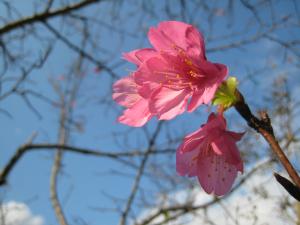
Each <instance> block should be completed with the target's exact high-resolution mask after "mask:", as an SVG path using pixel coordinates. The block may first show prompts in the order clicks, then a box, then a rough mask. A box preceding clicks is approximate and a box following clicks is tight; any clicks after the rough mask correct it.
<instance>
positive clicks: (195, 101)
mask: <svg viewBox="0 0 300 225" xmlns="http://www.w3.org/2000/svg"><path fill="white" fill-rule="evenodd" d="M203 92H204V90H199V91H198V92H194V93H193V95H192V98H191V101H190V103H189V105H188V109H187V111H188V112H193V111H194V110H195V109H196V108H197V107H198V106H200V105H201V104H203V102H204V101H203Z"/></svg>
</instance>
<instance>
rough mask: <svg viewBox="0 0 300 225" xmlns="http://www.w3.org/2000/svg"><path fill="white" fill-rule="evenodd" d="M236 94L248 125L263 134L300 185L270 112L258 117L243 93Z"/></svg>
mask: <svg viewBox="0 0 300 225" xmlns="http://www.w3.org/2000/svg"><path fill="white" fill-rule="evenodd" d="M236 94H237V96H238V98H239V101H238V102H237V103H236V104H235V109H236V110H237V111H238V113H239V114H240V115H241V116H242V117H243V118H244V119H245V120H246V121H247V123H248V125H249V126H250V127H251V128H253V129H254V130H256V131H257V132H258V133H259V134H261V135H262V136H263V137H264V139H265V140H266V141H267V142H268V144H269V145H270V147H271V149H272V151H273V152H274V154H275V155H276V156H277V158H278V159H279V161H280V162H281V164H282V165H283V166H284V168H285V170H286V171H287V173H288V174H289V176H290V178H291V179H292V180H293V182H294V183H295V184H296V185H297V186H298V187H300V177H299V176H298V174H297V172H296V170H295V169H294V167H293V165H292V164H291V163H290V161H289V159H288V158H287V157H286V155H285V153H284V152H283V150H282V149H281V147H280V145H279V144H278V141H277V140H276V138H275V135H274V132H273V127H272V124H271V120H270V118H269V116H268V114H267V113H266V112H261V113H260V117H261V119H258V118H257V117H255V116H254V115H253V114H252V112H251V110H250V108H249V106H248V105H247V103H246V102H245V100H244V97H243V95H242V94H241V93H240V92H239V91H237V92H236Z"/></svg>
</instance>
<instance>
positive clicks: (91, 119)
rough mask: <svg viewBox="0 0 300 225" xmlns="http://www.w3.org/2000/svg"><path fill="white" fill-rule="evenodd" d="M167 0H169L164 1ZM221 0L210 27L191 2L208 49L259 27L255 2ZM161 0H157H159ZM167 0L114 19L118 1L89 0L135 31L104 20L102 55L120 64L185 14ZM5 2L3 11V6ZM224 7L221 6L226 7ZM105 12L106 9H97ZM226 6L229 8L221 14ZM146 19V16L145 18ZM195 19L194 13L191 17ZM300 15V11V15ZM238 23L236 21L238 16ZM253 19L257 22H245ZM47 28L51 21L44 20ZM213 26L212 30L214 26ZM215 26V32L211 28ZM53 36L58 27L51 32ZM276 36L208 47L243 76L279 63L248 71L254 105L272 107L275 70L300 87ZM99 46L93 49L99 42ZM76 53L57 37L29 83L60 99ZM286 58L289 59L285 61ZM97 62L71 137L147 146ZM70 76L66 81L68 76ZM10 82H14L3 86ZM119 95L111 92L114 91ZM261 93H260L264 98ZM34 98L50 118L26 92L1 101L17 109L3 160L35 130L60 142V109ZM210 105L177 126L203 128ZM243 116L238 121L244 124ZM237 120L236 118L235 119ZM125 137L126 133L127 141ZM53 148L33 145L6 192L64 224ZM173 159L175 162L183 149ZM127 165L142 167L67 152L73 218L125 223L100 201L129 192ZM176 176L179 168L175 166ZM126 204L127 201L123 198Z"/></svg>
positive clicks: (290, 33)
mask: <svg viewBox="0 0 300 225" xmlns="http://www.w3.org/2000/svg"><path fill="white" fill-rule="evenodd" d="M162 2H163V1H162ZM222 2H223V1H219V2H218V3H211V4H215V6H214V7H215V8H216V10H219V11H216V14H215V15H214V21H215V22H214V27H213V28H210V26H209V22H208V20H207V17H206V15H204V14H202V13H203V12H202V11H195V10H194V9H193V8H192V4H187V11H188V12H189V13H188V15H186V18H187V20H186V22H193V23H196V24H198V25H199V28H200V29H201V30H202V32H203V34H204V36H205V37H206V38H207V39H208V40H209V39H210V38H211V41H210V42H208V43H207V44H206V46H207V49H213V48H214V47H216V46H220V45H224V44H226V43H231V42H232V41H238V40H240V39H241V37H246V38H247V37H251V36H253V35H255V32H257V25H252V24H251V22H250V21H252V20H251V19H253V15H252V14H251V12H249V10H247V9H245V7H243V6H242V5H240V4H236V6H235V8H234V11H233V13H232V15H231V14H229V13H225V14H224V15H223V14H222V10H221V9H222V8H223V7H225V6H224V5H223V3H222ZM156 3H157V2H156ZM13 4H14V5H15V6H16V7H17V8H18V9H19V10H20V11H21V12H22V15H24V16H25V15H30V14H31V12H32V8H31V7H30V4H28V2H26V3H25V2H24V1H20V0H19V1H17V0H16V1H13ZM162 6H163V3H158V4H155V5H154V6H153V8H152V10H153V13H155V14H156V15H157V17H156V18H154V17H152V16H151V14H150V13H148V14H146V15H144V16H143V15H142V14H141V12H138V11H137V13H136V14H133V13H131V14H130V15H131V16H130V17H129V18H128V13H129V12H131V11H134V9H135V8H138V6H135V5H132V4H130V3H127V4H126V3H124V4H123V5H122V6H120V7H121V11H120V15H119V16H120V17H121V18H123V17H124V19H120V20H117V19H116V20H113V19H112V17H111V15H110V13H111V11H110V10H111V9H112V7H111V6H110V3H107V2H104V3H101V4H99V6H98V7H97V8H93V7H89V8H87V9H85V10H84V14H86V15H98V14H99V18H98V19H101V20H103V21H104V22H105V23H107V24H108V25H112V26H117V27H118V28H119V29H120V30H125V31H127V32H129V33H132V34H133V35H132V36H133V37H132V36H130V35H127V36H124V39H123V40H122V41H120V38H119V33H118V32H113V31H110V30H109V29H104V28H102V30H101V32H100V31H96V28H95V32H99V33H100V34H101V35H100V37H99V42H101V43H103V46H104V49H108V50H109V51H111V52H112V53H113V54H111V55H109V57H106V56H107V53H105V51H103V52H97V53H95V52H92V53H93V54H95V55H96V56H97V57H99V58H100V59H102V58H103V59H105V61H107V63H108V65H109V66H111V65H114V64H115V63H116V62H119V61H120V58H121V55H122V53H123V52H126V51H130V50H132V49H135V48H140V47H147V46H149V43H148V41H147V39H146V32H147V30H148V28H149V27H150V26H155V25H156V24H157V23H158V22H159V21H163V20H169V19H177V17H176V16H174V18H170V17H169V16H167V15H166V14H164V13H162V9H161V8H162ZM1 7H3V6H2V5H1V6H0V12H2V11H3V9H1ZM172 7H173V8H172V9H173V11H174V12H176V11H177V9H178V8H179V5H178V4H172ZM220 10H221V11H220ZM274 10H275V12H277V13H276V15H275V19H278V20H279V19H280V18H282V17H283V16H285V15H292V16H293V18H294V19H295V20H297V18H296V17H295V11H294V10H295V7H294V4H293V3H292V1H280V3H279V4H276V6H274ZM97 13H98V14H97ZM218 13H221V15H220V14H218ZM259 15H260V18H261V19H262V20H263V21H267V22H269V21H271V19H272V18H271V14H270V13H269V11H268V10H265V11H264V10H262V12H261V13H259ZM141 20H142V21H141ZM191 20H192V21H191ZM140 22H142V27H143V29H139V30H137V28H136V27H137V26H138V23H140ZM298 22H299V18H298ZM50 23H51V24H52V25H53V26H60V23H59V21H58V20H56V19H54V20H51V21H50ZM230 23H232V24H230ZM245 26H249V29H245ZM62 27H63V29H64V31H66V32H67V30H68V27H67V25H64V26H62ZM40 29H41V33H42V30H43V29H45V28H43V27H42V26H41V28H40ZM210 29H212V30H210ZM238 31H239V32H242V35H237V37H232V35H231V37H230V38H228V39H227V38H219V39H214V38H213V37H224V36H226V35H228V34H231V33H232V32H238ZM208 34H209V35H208ZM272 35H273V36H274V37H279V38H281V39H283V40H291V39H297V38H298V39H299V37H300V36H299V29H298V30H296V29H294V28H293V27H291V28H289V27H282V28H280V29H278V30H277V31H276V32H274V33H272ZM49 36H51V35H49ZM71 40H72V41H73V42H74V43H78V41H79V37H78V36H76V35H74V36H72V37H71ZM279 47H280V46H279V45H278V44H276V43H273V42H271V41H269V40H268V39H262V40H259V41H257V42H255V43H251V44H248V45H245V46H243V47H242V48H239V49H230V50H224V51H222V52H220V51H218V52H208V59H209V60H211V61H216V62H220V63H224V64H226V65H228V67H229V68H230V71H231V74H233V75H235V76H237V77H238V79H240V80H243V77H245V76H246V75H247V73H248V72H252V71H255V70H257V69H259V68H263V67H265V66H267V67H270V68H271V67H272V66H270V65H271V64H276V68H275V69H273V70H270V69H267V70H265V71H264V72H262V73H261V74H258V75H257V74H255V76H253V79H254V81H255V82H253V81H251V80H249V79H247V80H245V81H243V82H241V90H242V91H243V92H244V93H245V96H246V98H247V99H248V100H249V103H250V104H252V105H253V108H254V109H258V108H259V107H262V106H266V105H267V108H272V106H269V105H268V104H265V103H264V102H262V101H261V100H260V98H258V97H260V96H261V95H262V96H265V95H268V94H269V93H267V91H266V90H267V89H268V88H270V85H271V81H272V80H273V79H274V77H275V76H277V75H279V74H281V73H284V72H285V73H288V77H289V83H290V85H291V86H290V87H291V89H292V90H293V89H295V90H296V89H297V87H299V83H300V78H299V75H298V74H299V68H297V67H294V66H293V65H289V64H288V63H286V62H284V55H285V54H284V53H283V52H282V50H280V48H279ZM25 48H26V49H30V50H32V51H33V52H35V53H37V52H38V51H39V49H40V46H39V45H38V44H37V43H36V42H35V41H33V40H27V41H26V42H25ZM91 51H92V50H91ZM286 54H287V55H289V56H290V57H293V58H294V60H298V61H299V58H297V57H296V56H294V55H293V54H292V53H290V52H287V53H286ZM75 58H76V57H75V54H74V52H72V51H71V50H70V49H69V48H68V47H66V46H65V45H64V44H63V43H61V42H57V43H56V45H55V49H54V50H53V52H52V54H51V56H50V57H49V59H48V61H47V63H46V64H45V66H44V67H43V68H42V69H40V70H36V71H34V72H33V73H32V74H31V76H30V77H31V80H32V81H33V82H32V83H30V84H27V85H28V86H27V87H30V88H33V89H34V90H36V91H38V92H40V93H43V94H44V95H45V96H47V97H49V98H51V99H52V100H55V99H56V98H57V96H56V95H55V94H54V92H53V89H52V88H51V86H50V85H49V78H51V79H55V80H57V79H58V78H59V77H60V76H61V75H65V74H66V73H67V71H68V68H69V67H70V63H71V61H72V60H74V59H75ZM283 62H284V63H283ZM94 68H95V66H94V65H92V64H88V63H87V66H86V69H85V73H86V76H85V78H84V80H83V82H82V84H81V92H80V96H79V99H78V102H77V103H76V106H75V114H76V116H78V117H79V116H81V117H82V118H83V120H84V121H85V122H86V124H85V131H84V132H83V133H78V132H77V133H74V134H72V137H71V140H70V144H74V145H78V146H82V147H87V148H93V149H99V150H105V151H112V152H113V151H126V150H131V149H136V148H140V149H144V148H146V147H147V145H146V139H145V134H144V131H143V129H141V128H139V129H133V128H129V127H126V126H124V125H120V124H118V123H117V122H116V118H117V116H118V115H119V114H120V113H121V110H122V109H121V107H118V106H116V105H113V107H110V106H105V105H101V104H99V102H98V99H99V100H100V99H101V98H103V96H106V95H107V92H108V91H109V90H110V88H111V83H110V81H111V80H110V78H109V75H108V74H107V73H106V72H100V73H95V72H94ZM132 69H134V67H133V66H132V65H130V64H129V63H125V64H122V65H121V66H120V67H118V68H117V69H115V70H114V72H115V73H116V74H118V76H120V77H121V76H123V75H126V74H127V73H128V71H130V70H132ZM17 73H18V71H15V70H14V69H13V68H12V69H10V71H9V75H8V76H13V75H14V74H17ZM62 82H65V81H62ZM3 88H4V90H5V88H6V86H3ZM108 99H109V101H112V100H111V98H108ZM258 99H259V100H258ZM32 101H33V104H34V105H35V106H36V108H37V109H38V111H39V112H40V114H41V115H43V118H42V119H39V118H37V116H36V115H35V114H34V113H33V112H32V111H31V110H30V109H29V108H28V107H26V105H25V104H24V102H23V101H22V100H21V99H20V98H19V97H18V96H11V97H9V98H7V99H6V100H4V101H1V102H0V108H3V109H6V110H7V111H8V112H10V113H11V114H12V116H13V118H12V119H11V118H8V117H7V116H5V115H3V114H0V124H1V128H0V137H1V144H0V145H1V157H0V166H1V167H3V165H5V163H6V162H7V161H8V160H9V158H10V157H11V156H12V154H13V153H14V151H15V150H16V148H17V147H18V146H20V145H22V144H23V143H25V142H26V141H27V140H28V139H29V138H30V137H31V135H32V134H33V133H34V132H37V133H38V135H37V137H36V139H35V141H36V142H50V143H54V142H55V141H56V139H57V129H58V124H57V121H58V110H57V109H56V108H55V107H53V106H51V105H49V104H46V103H44V102H42V101H40V100H38V99H34V98H32ZM206 110H207V109H205V108H201V109H199V113H196V114H193V115H191V114H187V113H185V114H184V115H181V116H179V117H178V118H176V119H175V120H174V121H172V122H167V123H168V125H169V126H170V129H172V132H171V133H172V134H173V135H178V134H182V135H184V134H186V133H187V132H191V131H193V130H194V129H196V128H198V127H199V125H200V124H202V123H203V122H205V121H206V116H205V113H204V112H206ZM232 114H234V115H233V116H236V113H235V112H233V110H231V111H229V112H228V115H232ZM236 118H239V117H236ZM242 123H243V122H241V120H240V119H239V121H238V122H237V124H242ZM229 124H230V122H229ZM156 125H157V120H156V119H153V120H152V121H151V122H150V123H149V124H148V125H147V129H149V130H150V131H153V129H154V128H155V127H156ZM236 127H237V129H240V130H241V129H242V128H241V126H239V125H236ZM115 132H124V133H129V136H125V137H124V138H125V139H126V138H128V139H127V140H126V141H127V143H128V146H125V145H123V146H122V147H121V146H120V145H118V143H117V142H116V141H115V139H114V138H113V136H112V134H113V133H115ZM124 138H119V141H121V142H122V141H123V140H124ZM165 140H166V132H163V133H162V134H161V135H160V137H159V142H160V143H164V142H165ZM53 155H54V154H53V152H50V151H48V152H47V151H44V152H30V153H28V154H27V155H26V156H25V157H23V158H22V160H21V161H20V162H19V163H18V165H17V166H16V167H15V168H14V170H13V171H12V173H11V175H10V176H9V180H8V185H7V186H6V187H1V193H0V196H1V197H2V198H3V199H4V202H9V201H17V202H24V203H26V204H27V205H28V206H29V207H30V209H31V210H32V212H33V213H34V214H38V215H41V216H42V217H43V218H44V220H45V223H44V224H45V225H50V224H53V225H54V224H57V223H56V220H55V217H54V213H53V210H52V208H51V204H50V201H49V174H50V170H51V166H52V161H53ZM172 160H173V161H174V162H175V156H174V155H173V157H172ZM111 170H114V171H122V172H124V173H129V174H132V175H134V174H135V173H136V171H133V170H132V169H130V168H127V167H124V165H122V164H119V163H116V162H115V161H113V160H109V159H105V158H93V157H88V156H81V155H74V154H65V156H64V160H63V175H61V176H60V179H59V196H60V199H61V200H62V202H63V206H64V208H65V211H66V214H67V217H68V218H70V220H71V221H72V219H74V218H76V216H80V217H82V218H84V219H86V222H87V223H88V224H91V225H92V224H107V225H110V224H117V223H118V220H119V218H118V216H117V214H115V213H111V212H108V213H101V214H100V213H99V212H98V211H97V207H99V208H103V207H107V208H113V207H115V206H116V205H115V203H114V202H113V201H111V199H110V198H108V197H105V194H103V193H106V194H109V195H112V196H116V197H119V198H122V199H126V198H127V197H128V195H129V193H130V189H131V186H132V182H133V177H122V176H117V175H114V176H113V175H112V174H109V173H107V172H109V171H111ZM174 176H175V168H174ZM142 182H143V183H142V184H143V185H146V184H149V185H152V184H151V182H150V181H149V180H148V179H144V180H143V181H142ZM121 206H122V207H124V205H121Z"/></svg>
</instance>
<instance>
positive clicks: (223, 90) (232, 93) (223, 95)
mask: <svg viewBox="0 0 300 225" xmlns="http://www.w3.org/2000/svg"><path fill="white" fill-rule="evenodd" d="M237 85H238V81H237V79H236V77H229V78H228V79H227V80H226V81H224V82H223V83H222V84H221V85H220V86H219V88H218V90H217V91H216V93H215V97H214V99H213V100H212V104H213V105H219V106H222V107H223V109H224V110H226V109H228V108H230V107H231V106H233V105H234V104H235V103H236V102H237V101H238V98H237V96H236V88H237Z"/></svg>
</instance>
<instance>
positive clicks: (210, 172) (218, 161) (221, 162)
mask: <svg viewBox="0 0 300 225" xmlns="http://www.w3.org/2000/svg"><path fill="white" fill-rule="evenodd" d="M236 176H237V169H236V168H235V166H233V165H231V164H228V163H227V162H226V161H225V158H224V157H222V156H218V155H215V154H211V155H210V156H207V157H201V158H200V159H199V160H198V180H199V183H200V185H201V186H202V188H203V189H204V191H205V192H206V193H208V194H211V193H214V194H215V195H217V196H221V195H225V194H226V193H228V192H229V191H230V189H231V187H232V184H233V182H234V180H235V178H236Z"/></svg>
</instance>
